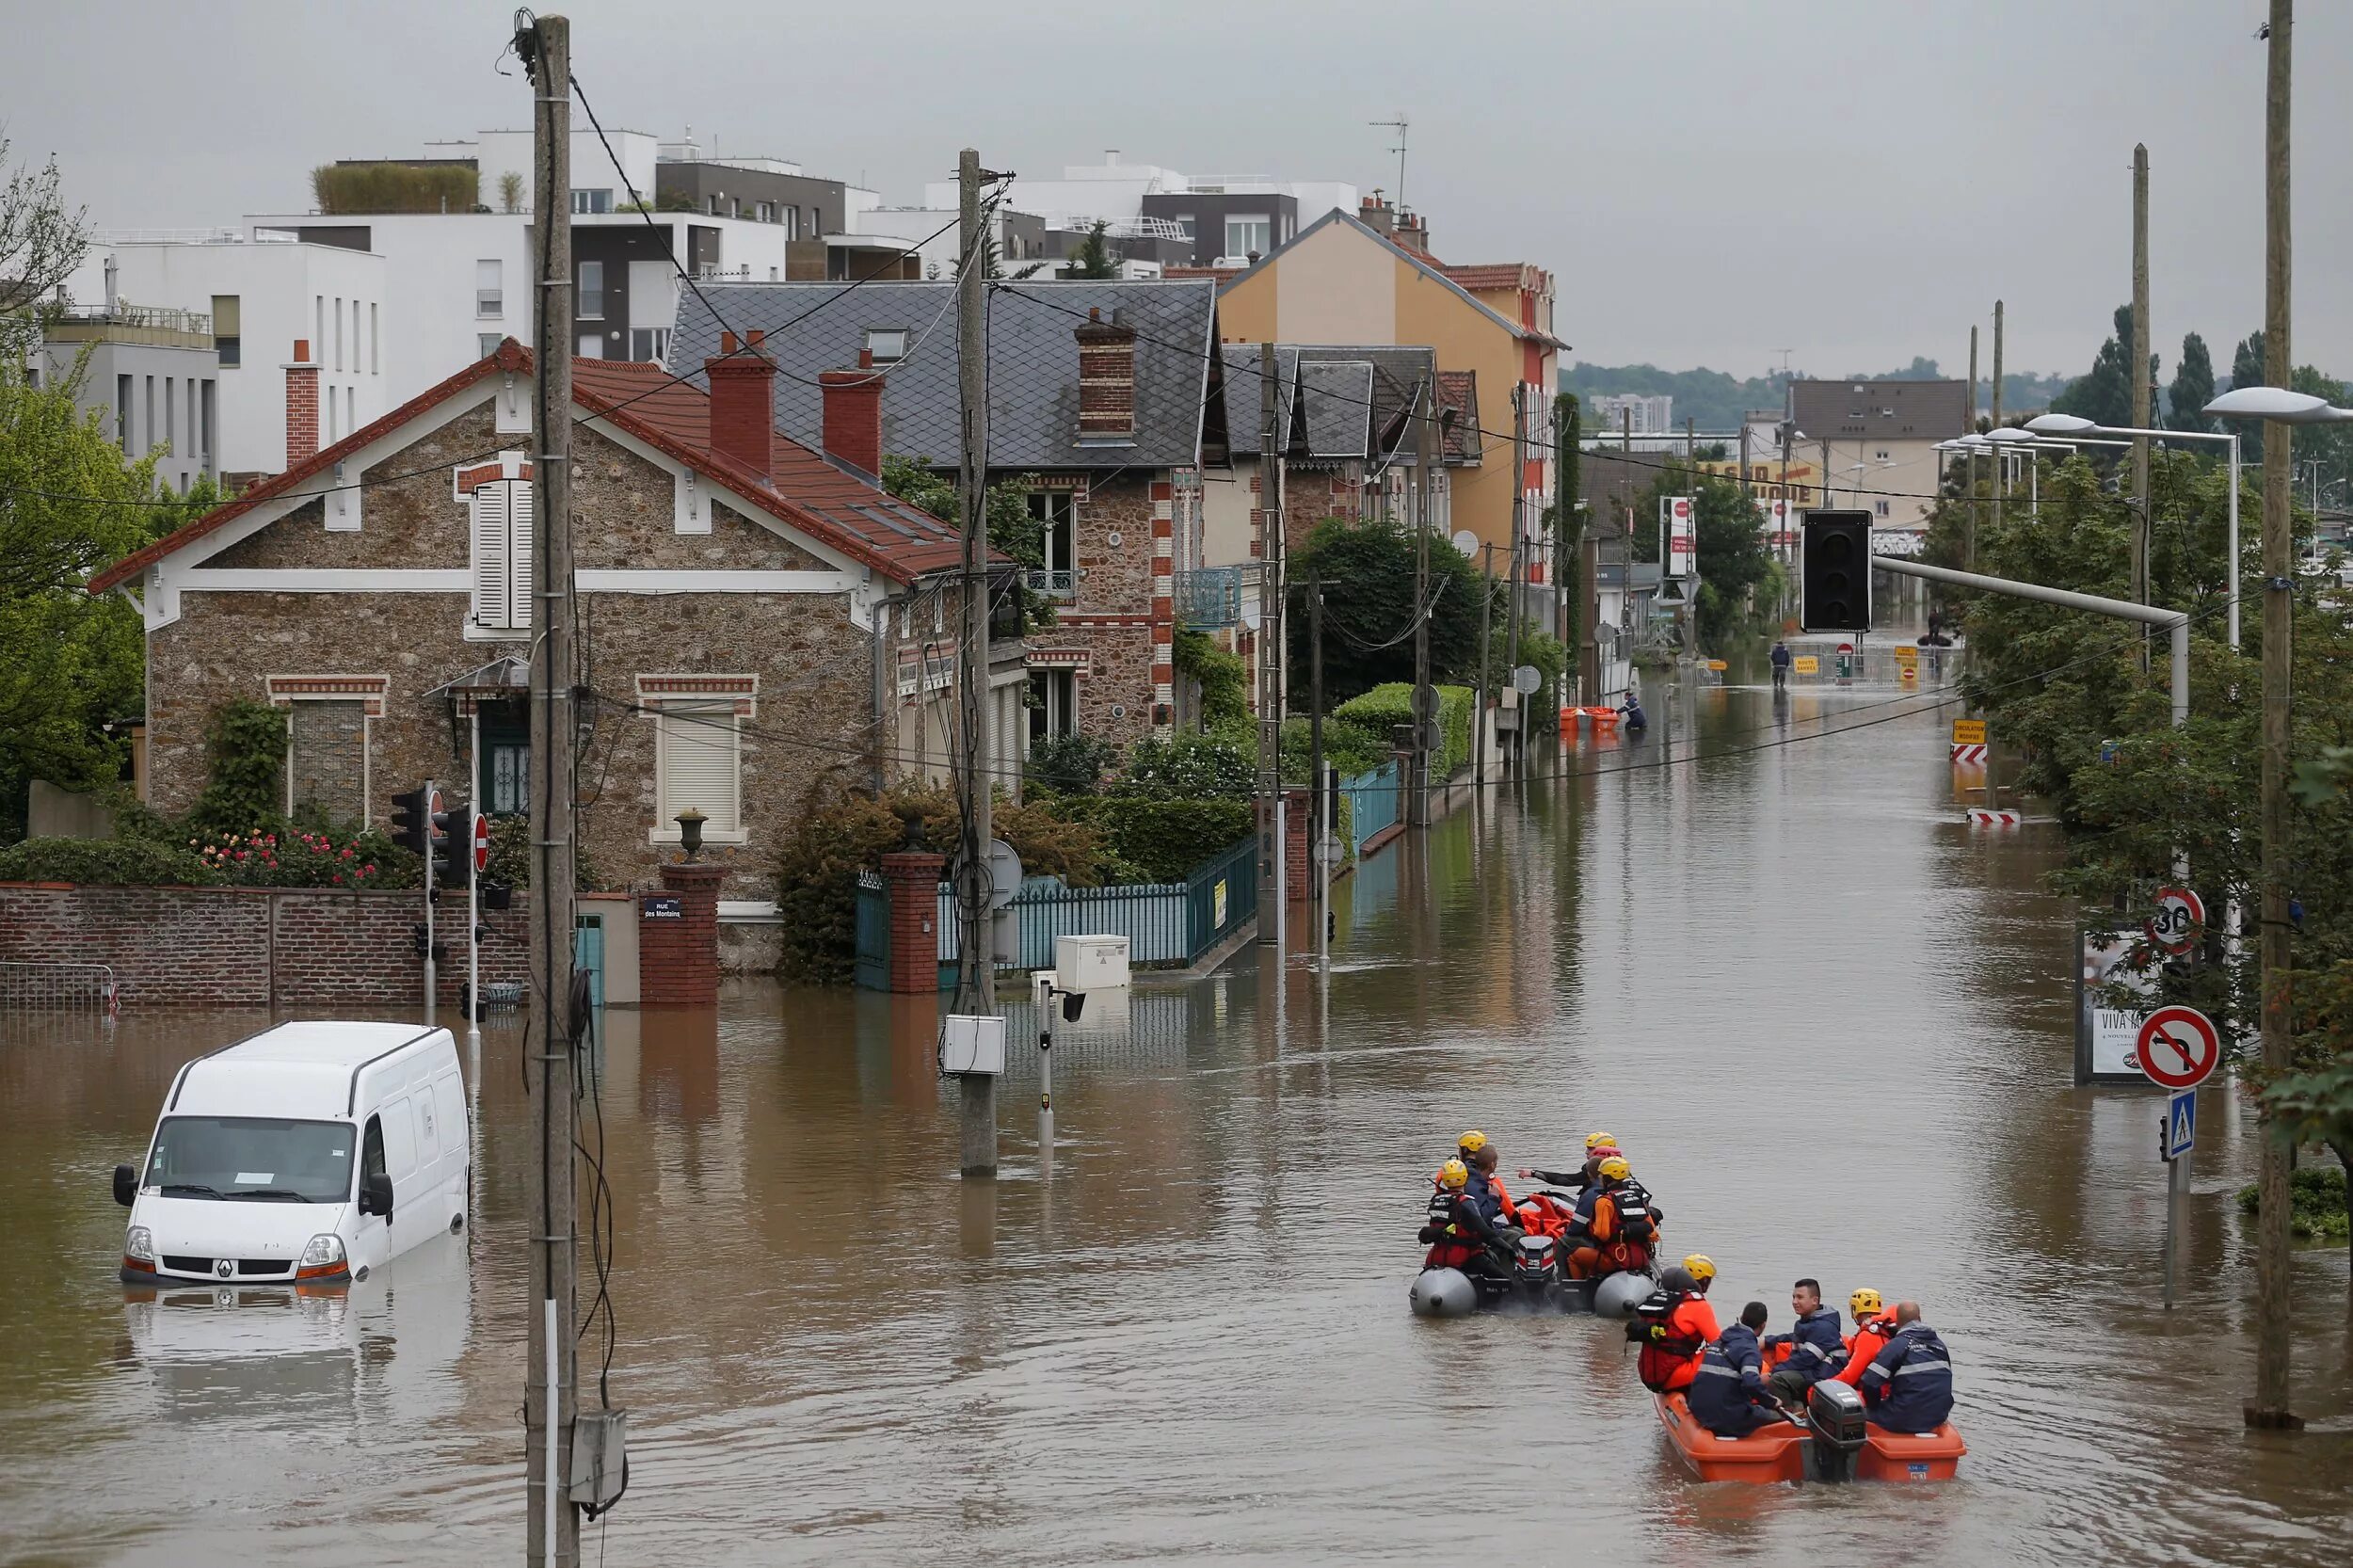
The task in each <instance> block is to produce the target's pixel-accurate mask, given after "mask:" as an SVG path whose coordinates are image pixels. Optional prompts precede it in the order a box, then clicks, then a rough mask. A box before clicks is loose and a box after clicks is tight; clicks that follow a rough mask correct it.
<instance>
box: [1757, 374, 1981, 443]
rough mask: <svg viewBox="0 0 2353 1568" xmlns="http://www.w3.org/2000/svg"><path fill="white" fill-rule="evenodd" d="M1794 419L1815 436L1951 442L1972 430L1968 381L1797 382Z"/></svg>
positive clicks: (1792, 403)
mask: <svg viewBox="0 0 2353 1568" xmlns="http://www.w3.org/2000/svg"><path fill="white" fill-rule="evenodd" d="M1789 417H1790V418H1791V419H1792V420H1794V421H1795V422H1796V423H1797V426H1798V428H1799V429H1801V430H1802V431H1804V432H1805V433H1806V435H1807V437H1808V438H1809V439H1811V440H1822V439H1823V438H1825V437H1827V438H1829V439H1830V440H1855V439H1858V438H1859V439H1862V440H1872V439H1874V438H1877V439H1879V440H1908V441H1918V440H1936V441H1943V440H1952V439H1953V438H1954V437H1955V436H1960V435H1965V434H1967V433H1968V430H1969V386H1968V383H1967V382H1965V381H1792V382H1791V383H1789Z"/></svg>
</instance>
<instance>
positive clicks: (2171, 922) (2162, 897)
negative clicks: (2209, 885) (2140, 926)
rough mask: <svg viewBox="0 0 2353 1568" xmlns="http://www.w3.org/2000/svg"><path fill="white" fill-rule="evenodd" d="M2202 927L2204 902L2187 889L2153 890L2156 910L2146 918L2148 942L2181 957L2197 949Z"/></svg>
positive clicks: (2204, 912) (2204, 911)
mask: <svg viewBox="0 0 2353 1568" xmlns="http://www.w3.org/2000/svg"><path fill="white" fill-rule="evenodd" d="M2205 923H2206V905H2205V901H2204V900H2202V899H2201V898H2200V897H2199V896H2198V895H2197V894H2196V893H2194V892H2192V891H2190V889H2188V888H2158V889H2157V910H2156V913H2155V914H2153V915H2152V916H2150V917H2149V925H2148V930H2149V939H2150V940H2151V941H2152V942H2154V943H2155V944H2156V945H2157V946H2158V947H2160V948H2162V949H2164V950H2165V951H2166V952H2170V953H2176V954H2179V953H2185V952H2188V951H2189V950H2190V949H2191V948H2194V947H2196V946H2197V945H2198V933H2199V930H2200V928H2201V927H2202V926H2204V925H2205Z"/></svg>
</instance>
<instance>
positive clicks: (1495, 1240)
mask: <svg viewBox="0 0 2353 1568" xmlns="http://www.w3.org/2000/svg"><path fill="white" fill-rule="evenodd" d="M1469 1186H1470V1167H1469V1166H1467V1165H1465V1164H1464V1163H1463V1162H1462V1161H1461V1160H1448V1161H1447V1162H1446V1163H1445V1164H1443V1165H1441V1166H1439V1167H1438V1175H1437V1179H1436V1181H1435V1182H1434V1183H1433V1187H1434V1190H1433V1192H1432V1193H1431V1194H1430V1214H1429V1221H1428V1223H1427V1224H1424V1225H1423V1226H1422V1227H1421V1238H1420V1239H1421V1240H1424V1241H1426V1242H1428V1243H1429V1244H1430V1251H1429V1252H1428V1253H1427V1254H1425V1255H1424V1256H1423V1257H1422V1260H1421V1266H1422V1267H1423V1268H1425V1269H1460V1270H1461V1271H1462V1272H1465V1273H1466V1274H1477V1273H1484V1274H1490V1275H1497V1276H1502V1275H1503V1274H1504V1264H1503V1262H1502V1260H1501V1258H1500V1257H1499V1256H1497V1254H1498V1252H1499V1249H1500V1248H1501V1246H1502V1239H1501V1238H1500V1237H1499V1236H1498V1235H1497V1232H1496V1228H1495V1226H1494V1225H1493V1224H1490V1223H1489V1222H1488V1219H1487V1216H1486V1213H1485V1211H1484V1210H1482V1209H1481V1208H1480V1206H1479V1204H1478V1202H1477V1201H1476V1200H1475V1199H1473V1198H1472V1197H1471V1195H1470V1192H1469V1191H1468V1188H1469Z"/></svg>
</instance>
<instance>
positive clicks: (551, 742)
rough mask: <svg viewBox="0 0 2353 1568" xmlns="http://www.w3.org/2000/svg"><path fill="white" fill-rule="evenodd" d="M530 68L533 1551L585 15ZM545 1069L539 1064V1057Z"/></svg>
mask: <svg viewBox="0 0 2353 1568" xmlns="http://www.w3.org/2000/svg"><path fill="white" fill-rule="evenodd" d="M516 42H517V45H518V48H519V52H520V53H521V54H522V55H523V58H524V63H525V65H526V66H528V67H529V68H530V80H531V87H532V132H533V138H532V139H533V144H534V146H533V156H532V173H533V200H534V202H535V207H534V213H533V216H532V231H533V236H534V238H535V239H536V242H537V246H536V248H537V250H538V254H537V255H536V256H535V257H534V258H533V259H532V280H531V285H532V288H533V290H534V291H535V292H536V295H537V296H538V297H537V299H536V301H535V306H536V308H535V310H534V311H533V313H532V320H533V325H534V328H535V330H534V333H533V354H532V369H533V372H534V375H533V376H532V378H531V379H532V408H531V435H532V451H533V458H532V471H531V472H532V480H533V487H532V488H533V491H534V495H533V500H534V502H535V503H536V505H535V507H534V510H535V512H536V520H537V532H538V541H537V543H538V548H537V550H536V551H535V552H533V553H534V556H535V559H534V560H533V562H532V595H531V600H532V639H531V761H532V767H531V845H532V861H533V863H532V869H531V915H532V920H531V979H532V984H531V1027H530V1032H528V1033H527V1034H526V1035H525V1036H524V1039H525V1040H526V1041H527V1042H528V1044H527V1045H526V1046H525V1047H524V1062H523V1077H524V1080H525V1082H526V1083H527V1085H528V1088H529V1093H530V1098H531V1119H532V1122H533V1124H534V1125H535V1126H536V1128H537V1129H538V1133H539V1158H538V1160H536V1163H535V1166H534V1169H535V1173H536V1175H535V1178H534V1179H533V1181H532V1182H531V1184H530V1185H531V1187H532V1188H534V1189H536V1191H534V1192H530V1194H529V1195H530V1196H531V1197H534V1198H536V1199H537V1200H538V1202H537V1203H536V1205H534V1206H532V1208H534V1209H536V1212H534V1213H533V1215H532V1219H531V1222H530V1223H531V1226H532V1240H531V1263H532V1284H533V1285H534V1286H535V1287H536V1294H537V1295H538V1298H539V1300H538V1302H537V1306H538V1310H537V1311H536V1312H534V1313H533V1314H532V1315H531V1329H530V1335H529V1355H530V1359H531V1365H530V1368H528V1370H527V1371H526V1373H525V1374H524V1381H523V1432H524V1455H525V1471H526V1476H527V1486H526V1490H527V1492H528V1495H529V1497H530V1503H531V1518H530V1523H529V1525H528V1526H527V1528H525V1531H524V1546H525V1549H526V1551H527V1552H528V1554H529V1557H530V1560H531V1561H533V1562H535V1563H544V1564H550V1565H552V1568H564V1565H566V1564H572V1563H577V1562H578V1561H579V1560H580V1514H579V1513H578V1512H576V1511H575V1510H574V1509H573V1507H572V1505H571V1501H570V1499H569V1498H568V1497H567V1496H565V1493H566V1491H567V1490H568V1485H569V1481H570V1478H571V1468H572V1464H571V1462H572V1420H573V1415H574V1411H575V1408H576V1404H577V1396H578V1389H579V1378H578V1369H579V1351H578V1339H579V1336H578V1334H577V1333H576V1331H575V1330H574V1327H573V1324H574V1323H575V1321H576V1320H577V1312H578V1303H577V1301H576V1299H575V1286H576V1274H577V1271H578V1268H579V1249H578V1246H577V1238H576V1236H575V1233H574V1230H573V1226H574V1224H575V1223H576V1212H577V1210H576V1205H575V1203H574V1199H573V1192H572V1174H573V1173H572V1144H573V1139H574V1137H575V1136H576V1129H575V1127H574V1121H575V1101H574V1095H575V1093H576V1088H575V1085H576V1084H577V1082H578V1073H577V1071H576V1069H577V1067H578V1060H577V1056H576V1052H577V1051H578V1049H579V1040H580V1034H581V1032H582V1031H583V1030H584V1029H585V1028H586V1027H587V1024H588V1021H589V1020H588V1019H586V1018H585V1017H578V1016H574V1014H573V1011H572V1009H573V1004H574V1001H575V1000H576V999H575V998H574V996H573V993H572V941H573V936H572V931H573V925H574V923H575V922H574V916H573V892H574V887H575V881H576V878H577V876H578V872H577V871H576V870H575V869H574V865H573V843H572V839H573V834H574V833H575V832H576V831H577V818H578V812H577V810H576V808H575V800H574V796H573V791H572V747H573V746H574V744H577V740H576V731H575V728H574V723H575V715H574V714H573V712H572V683H573V678H574V669H575V663H574V659H573V653H572V612H573V602H574V601H573V598H572V587H573V584H572V473H571V436H572V218H571V214H572V201H571V188H572V160H571V146H572V134H571V133H572V114H571V96H572V24H571V23H570V21H569V20H568V19H567V18H564V17H561V16H543V17H540V18H538V19H537V20H536V21H535V22H534V23H532V24H531V25H530V26H529V27H528V28H527V29H525V30H524V31H523V32H522V33H521V34H520V36H519V37H518V38H517V40H516ZM535 1067H536V1071H534V1070H533V1069H534V1068H535Z"/></svg>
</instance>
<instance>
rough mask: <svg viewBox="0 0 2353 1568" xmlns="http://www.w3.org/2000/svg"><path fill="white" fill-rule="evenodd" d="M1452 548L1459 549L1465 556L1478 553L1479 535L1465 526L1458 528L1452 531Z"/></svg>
mask: <svg viewBox="0 0 2353 1568" xmlns="http://www.w3.org/2000/svg"><path fill="white" fill-rule="evenodd" d="M1454 548H1455V549H1457V550H1459V551H1461V552H1463V553H1464V554H1465V556H1472V555H1477V554H1478V553H1479V536H1478V535H1476V534H1474V533H1472V532H1471V531H1470V530H1469V529H1467V528H1458V529H1456V530H1455V533H1454Z"/></svg>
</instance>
